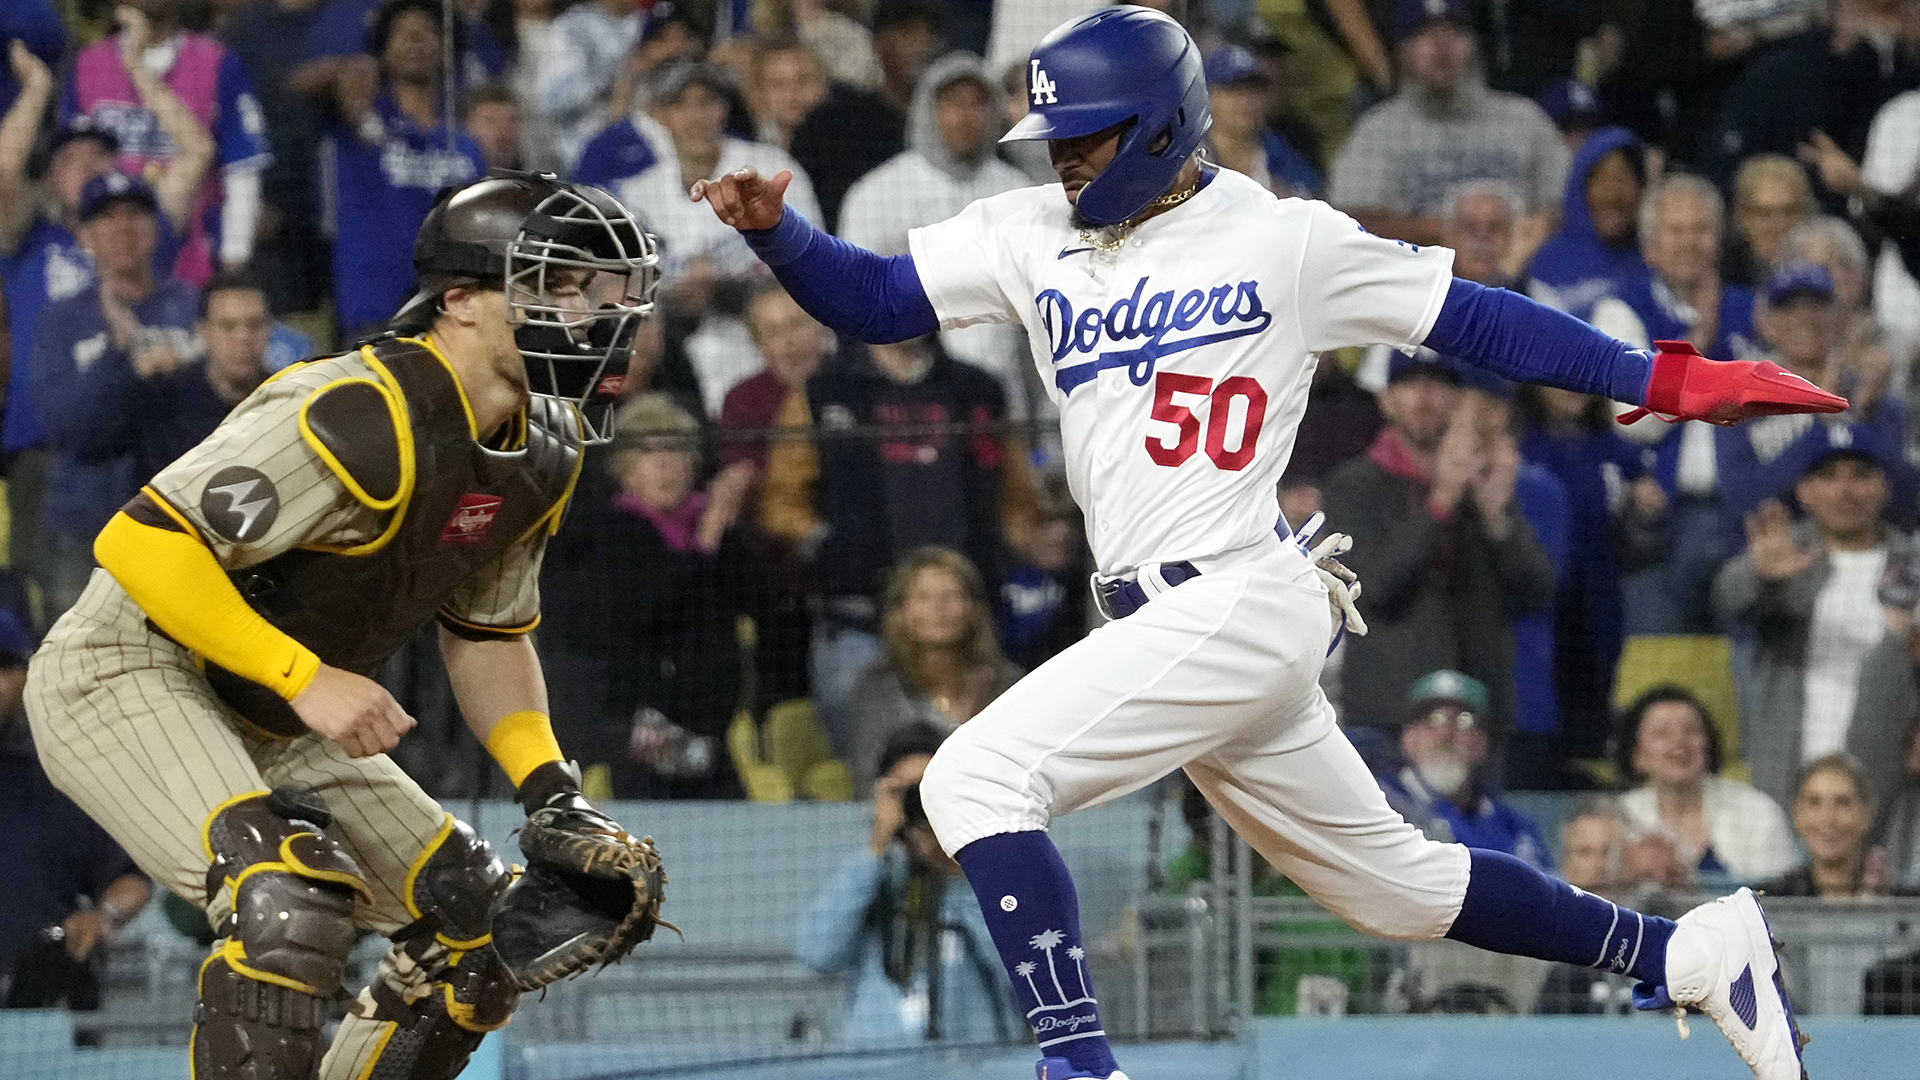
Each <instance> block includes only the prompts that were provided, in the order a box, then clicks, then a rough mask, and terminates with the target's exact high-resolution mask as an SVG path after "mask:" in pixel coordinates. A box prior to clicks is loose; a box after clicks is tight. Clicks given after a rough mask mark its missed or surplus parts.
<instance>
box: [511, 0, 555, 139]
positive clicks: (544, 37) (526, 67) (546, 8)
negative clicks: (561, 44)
mask: <svg viewBox="0 0 1920 1080" xmlns="http://www.w3.org/2000/svg"><path fill="white" fill-rule="evenodd" d="M512 2H513V66H512V68H511V69H509V71H508V73H507V85H509V86H511V87H513V96H514V98H515V99H516V100H518V101H519V102H520V110H521V116H520V131H521V139H522V144H521V145H522V148H523V149H522V152H523V153H524V154H525V155H526V159H527V164H528V166H530V167H531V168H533V169H536V170H544V171H547V172H557V171H558V170H559V168H560V162H559V160H558V159H557V157H556V156H555V155H554V152H553V129H552V128H551V127H550V126H549V125H548V124H547V119H546V117H545V116H544V115H542V114H541V113H539V112H537V111H536V110H534V109H533V108H532V107H531V103H532V101H533V96H534V91H535V88H536V87H538V86H539V85H540V77H541V73H542V72H544V71H545V70H546V69H547V51H548V50H549V49H550V48H552V46H553V15H554V12H555V10H557V9H559V8H562V7H565V6H566V4H565V3H564V0H512Z"/></svg>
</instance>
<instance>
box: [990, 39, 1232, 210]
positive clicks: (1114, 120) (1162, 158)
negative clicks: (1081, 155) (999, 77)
mask: <svg viewBox="0 0 1920 1080" xmlns="http://www.w3.org/2000/svg"><path fill="white" fill-rule="evenodd" d="M1027 106H1028V112H1027V115H1026V118H1025V119H1023V120H1021V121H1020V122H1019V123H1018V124H1015V125H1014V126H1013V130H1012V131H1009V132H1007V134H1006V137H1005V138H1003V139H1002V140H1001V141H1002V142H1013V141H1015V140H1019V139H1077V138H1079V137H1081V136H1083V135H1092V134H1093V133H1095V132H1098V131H1105V130H1106V129H1107V128H1110V127H1113V126H1115V125H1116V124H1123V123H1126V122H1128V121H1133V122H1134V123H1133V126H1132V127H1131V128H1129V129H1128V130H1127V132H1126V133H1125V134H1124V135H1123V136H1122V137H1121V140H1120V149H1119V150H1118V152H1116V153H1115V154H1114V158H1113V163H1112V164H1110V165H1108V166H1107V167H1106V168H1105V169H1104V170H1102V171H1101V173H1100V175H1099V176H1097V177H1095V178H1094V179H1093V181H1092V182H1091V183H1089V184H1088V185H1087V186H1086V187H1085V188H1082V189H1081V191H1080V196H1079V202H1078V206H1079V210H1080V216H1082V217H1084V218H1086V219H1087V220H1088V221H1091V222H1094V223H1096V224H1100V225H1116V224H1119V223H1120V222H1122V221H1125V220H1127V219H1128V218H1130V217H1132V216H1133V215H1135V214H1137V213H1139V212H1140V211H1142V210H1144V209H1146V207H1147V204H1148V203H1150V202H1152V201H1153V200H1154V199H1155V198H1157V197H1159V196H1160V195H1161V194H1162V193H1163V192H1165V191H1166V190H1167V186H1168V185H1170V184H1172V183H1173V178H1174V177H1175V176H1177V175H1179V172H1180V167H1181V166H1182V165H1184V164H1186V161H1187V158H1188V157H1190V156H1191V155H1192V154H1193V152H1194V150H1195V149H1196V148H1198V147H1199V145H1200V139H1201V137H1202V136H1204V135H1205V134H1206V133H1207V128H1209V127H1211V126H1212V125H1213V113H1212V111H1211V110H1210V109H1208V107H1207V77H1206V72H1205V70H1204V69H1203V67H1202V65H1201V61H1200V50H1199V48H1198V47H1197V46H1195V45H1194V43H1193V39H1192V38H1190V37H1188V36H1187V32H1186V30H1184V29H1182V28H1181V26H1180V24H1179V23H1177V22H1174V21H1173V20H1172V19H1170V18H1168V17H1167V16H1165V15H1163V14H1161V13H1160V12H1158V11H1153V10H1151V9H1149V8H1140V7H1109V8H1102V9H1100V10H1099V11H1096V12H1094V13H1093V14H1091V15H1087V16H1085V17H1083V18H1079V19H1075V20H1074V21H1072V22H1070V23H1066V24H1064V25H1062V26H1059V27H1057V28H1055V29H1054V31H1053V33H1051V34H1048V35H1047V36H1046V37H1045V38H1044V39H1042V40H1041V42H1040V44H1039V45H1037V46H1035V47H1034V50H1033V55H1032V56H1031V57H1030V58H1029V59H1028V63H1027ZM1162 136H1166V137H1167V138H1168V142H1167V145H1166V146H1164V147H1162V148H1161V149H1160V150H1159V151H1158V152H1155V151H1154V150H1152V149H1151V147H1153V145H1154V144H1155V143H1156V142H1158V141H1159V140H1160V138H1161V137H1162Z"/></svg>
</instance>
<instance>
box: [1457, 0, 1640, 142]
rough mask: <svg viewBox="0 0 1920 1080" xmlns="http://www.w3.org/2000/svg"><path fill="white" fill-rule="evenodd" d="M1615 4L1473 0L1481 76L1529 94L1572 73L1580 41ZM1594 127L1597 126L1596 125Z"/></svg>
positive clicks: (1590, 34)
mask: <svg viewBox="0 0 1920 1080" xmlns="http://www.w3.org/2000/svg"><path fill="white" fill-rule="evenodd" d="M1619 6H1620V5H1617V4H1611V3H1607V2H1605V0H1504V2H1503V3H1497V4H1479V5H1476V14H1477V21H1478V24H1479V30H1480V40H1482V41H1484V42H1486V60H1485V63H1486V68H1487V81H1488V83H1489V84H1491V85H1492V86H1493V87H1494V88H1495V89H1496V90H1508V91H1511V92H1513V93H1516V94H1525V95H1527V96H1528V97H1533V96H1535V95H1537V94H1540V93H1541V92H1542V91H1543V90H1544V89H1546V88H1547V87H1548V86H1549V85H1551V84H1553V83H1554V81H1555V80H1558V79H1565V78H1566V77H1567V76H1569V75H1572V74H1573V72H1574V68H1575V66H1576V64H1577V62H1578V56H1579V52H1580V50H1581V48H1582V47H1583V45H1586V44H1587V43H1588V42H1589V40H1590V39H1591V38H1592V37H1593V36H1594V35H1596V34H1597V33H1599V32H1600V31H1601V30H1602V29H1603V28H1606V27H1609V26H1610V23H1609V22H1608V21H1607V20H1608V19H1609V18H1617V17H1618V12H1617V10H1615V9H1617V8H1618V7H1619ZM1596 126H1597V125H1596Z"/></svg>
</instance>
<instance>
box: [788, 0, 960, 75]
mask: <svg viewBox="0 0 1920 1080" xmlns="http://www.w3.org/2000/svg"><path fill="white" fill-rule="evenodd" d="M929 10H931V8H929ZM936 17H937V16H936ZM760 30H761V32H762V33H766V34H777V35H779V36H782V37H793V38H796V39H798V40H799V41H800V43H801V44H803V45H805V46H806V47H807V49H808V50H809V51H810V52H812V53H813V55H814V57H815V59H817V60H818V61H819V62H820V66H821V67H822V68H824V69H825V72H826V76H827V78H828V79H829V80H830V81H832V82H836V83H839V84H841V85H843V86H847V87H850V88H852V89H854V90H874V89H877V88H878V87H879V86H880V83H881V80H882V67H881V60H880V57H879V55H878V53H877V50H876V47H877V45H878V42H876V41H875V39H874V35H873V34H872V33H869V32H868V30H867V28H866V27H865V26H862V25H861V24H860V21H859V20H858V19H855V18H853V17H852V16H850V15H848V14H847V13H846V12H844V11H841V10H838V7H837V6H836V5H835V4H833V3H831V2H829V0H771V2H770V3H768V4H766V6H765V17H764V18H762V19H761V25H760Z"/></svg>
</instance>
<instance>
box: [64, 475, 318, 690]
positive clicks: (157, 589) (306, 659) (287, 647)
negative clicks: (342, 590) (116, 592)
mask: <svg viewBox="0 0 1920 1080" xmlns="http://www.w3.org/2000/svg"><path fill="white" fill-rule="evenodd" d="M93 556H94V558H95V559H98V560H99V562H100V565H101V566H102V567H104V568H105V569H106V571H107V573H109V574H112V575H113V577H114V580H115V581H118V582H119V583H120V587H121V588H123V589H125V590H127V595H128V596H131V597H132V598H133V601H134V603H136V604H139V605H140V608H141V610H143V611H145V612H146V613H147V617H148V618H149V619H152V620H153V624H154V625H155V626H158V627H159V628H160V629H161V630H164V631H166V633H167V636H169V637H171V638H173V640H175V641H177V642H179V643H180V644H181V645H183V646H185V647H186V648H188V649H191V650H193V651H194V652H196V653H198V654H200V655H201V656H204V657H206V658H207V659H208V660H210V661H212V662H213V663H216V664H218V665H220V666H221V667H223V668H226V669H227V670H228V671H231V672H233V673H234V674H235V675H238V676H240V677H242V678H245V679H250V680H252V681H254V682H257V683H259V684H260V685H262V686H265V687H267V688H269V689H271V690H272V691H273V692H274V693H276V694H279V695H280V696H281V697H283V698H285V699H287V700H288V701H292V700H293V699H294V698H296V697H298V696H299V695H300V692H301V691H303V690H305V689H306V688H307V684H308V683H311V682H312V681H313V677H314V675H315V674H316V673H318V672H319V670H320V658H319V657H318V656H316V655H314V652H313V650H312V649H309V648H307V647H306V646H305V645H302V644H300V643H299V642H298V641H295V640H294V639H293V638H291V637H289V636H287V635H286V634H285V633H283V632H282V631H280V630H279V629H277V628H276V627H274V625H273V624H272V623H269V622H268V621H267V620H266V619H264V618H262V617H261V615H260V613H259V612H257V611H255V610H253V608H251V607H249V606H247V601H246V600H245V598H243V597H242V596H241V595H240V590H239V589H236V588H234V585H233V582H232V580H230V579H229V578H228V577H227V574H226V571H225V570H223V569H221V567H220V563H219V561H218V560H217V559H215V558H214V557H213V552H211V551H209V550H207V546H206V545H205V544H203V543H201V542H200V540H199V538H197V537H195V536H192V535H189V534H187V533H183V532H175V531H173V530H171V529H162V528H158V527H155V526H152V525H144V524H141V523H140V522H138V521H135V520H134V519H133V518H131V517H128V516H127V515H126V513H125V512H121V513H118V514H115V515H113V520H112V521H109V522H107V527H106V528H104V529H102V530H100V536H99V538H98V539H96V540H94V542H93Z"/></svg>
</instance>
